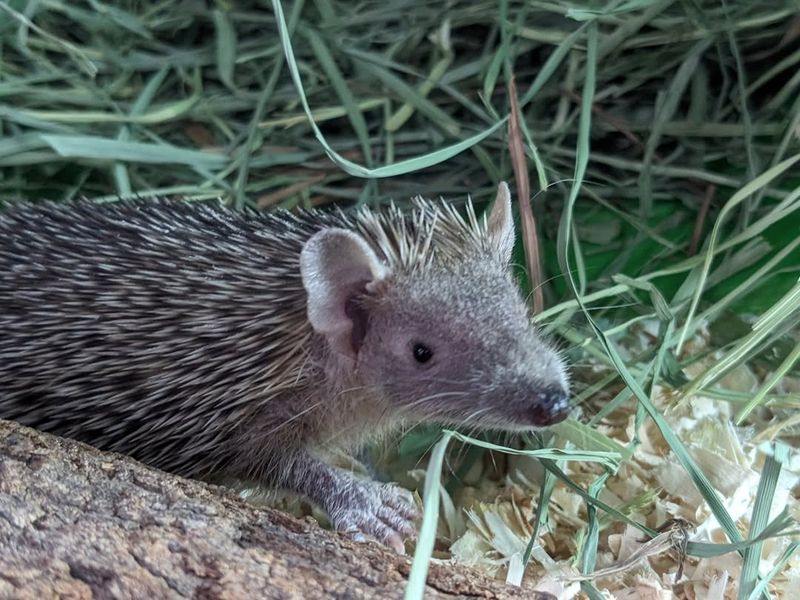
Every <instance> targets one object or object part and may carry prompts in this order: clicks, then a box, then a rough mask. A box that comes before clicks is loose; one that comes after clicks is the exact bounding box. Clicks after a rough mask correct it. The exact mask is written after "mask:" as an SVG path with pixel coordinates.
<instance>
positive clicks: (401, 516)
mask: <svg viewBox="0 0 800 600" xmlns="http://www.w3.org/2000/svg"><path fill="white" fill-rule="evenodd" d="M327 504H328V506H327V507H326V508H327V513H328V517H329V518H330V520H331V523H332V524H333V526H334V528H335V529H336V530H337V531H340V532H342V533H345V534H346V535H349V536H351V537H352V538H353V539H355V540H358V541H363V540H367V539H370V538H372V539H375V540H377V541H379V542H381V543H383V544H386V545H387V546H389V547H390V548H392V549H393V550H395V551H396V552H398V553H400V554H403V553H404V552H405V546H404V544H403V542H404V540H406V539H408V538H410V537H413V536H414V535H416V527H415V525H414V521H415V520H416V519H417V517H418V513H417V510H416V508H415V507H414V504H413V501H412V499H411V494H410V493H409V492H408V491H407V490H404V489H402V488H399V487H397V486H395V485H390V484H378V483H372V482H362V481H357V482H355V483H354V484H352V485H348V486H346V487H344V488H343V489H341V490H339V491H338V492H336V493H335V494H334V495H333V496H332V497H331V498H330V499H329V501H328V503H327Z"/></svg>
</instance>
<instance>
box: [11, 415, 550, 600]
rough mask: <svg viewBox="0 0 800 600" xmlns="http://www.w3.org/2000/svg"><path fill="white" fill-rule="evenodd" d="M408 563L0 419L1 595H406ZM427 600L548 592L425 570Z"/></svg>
mask: <svg viewBox="0 0 800 600" xmlns="http://www.w3.org/2000/svg"><path fill="white" fill-rule="evenodd" d="M409 570H410V560H409V558H408V557H403V556H398V555H396V554H394V553H392V552H391V551H389V550H387V549H385V548H383V547H382V546H379V545H378V544H375V543H355V542H352V541H350V540H349V539H347V538H346V537H344V536H341V535H338V534H336V533H334V532H331V531H327V530H324V529H322V528H320V527H319V526H318V525H317V524H316V523H315V522H313V521H312V520H310V519H309V520H305V521H302V520H297V519H295V518H293V517H291V516H289V515H286V514H284V513H281V512H279V511H276V510H271V509H266V508H261V507H256V506H253V505H250V504H248V503H247V502H245V501H243V500H241V499H240V498H239V497H238V496H237V495H235V494H234V493H232V492H230V491H228V490H225V489H223V488H220V487H216V486H211V485H208V484H205V483H202V482H198V481H192V480H188V479H184V478H181V477H176V476H174V475H171V474H168V473H164V472H162V471H158V470H156V469H152V468H150V467H147V466H146V465H143V464H141V463H139V462H137V461H135V460H133V459H131V458H129V457H126V456H122V455H119V454H113V453H106V452H100V451H99V450H96V449H94V448H92V447H90V446H87V445H85V444H81V443H78V442H75V441H72V440H67V439H62V438H58V437H55V436H52V435H48V434H44V433H41V432H38V431H35V430H33V429H30V428H27V427H23V426H21V425H18V424H16V423H12V422H9V421H2V420H0V598H31V599H34V598H35V599H37V600H43V599H47V598H72V599H84V598H86V599H89V598H98V599H104V598H204V599H211V598H230V599H234V598H243V599H248V598H323V597H339V598H374V597H381V598H400V597H402V595H403V592H404V589H405V584H406V581H407V576H408V573H409ZM426 597H429V598H448V597H462V598H463V597H475V598H509V599H511V598H535V599H540V600H541V599H543V598H547V597H549V596H548V595H546V594H538V593H536V592H534V591H531V590H522V589H519V588H514V587H511V586H506V585H504V584H503V583H502V582H498V581H495V580H492V579H489V578H487V577H485V576H484V575H482V574H479V573H477V572H475V571H472V570H469V569H466V568H459V567H456V566H452V565H436V564H433V565H431V569H430V572H429V576H428V587H427V590H426Z"/></svg>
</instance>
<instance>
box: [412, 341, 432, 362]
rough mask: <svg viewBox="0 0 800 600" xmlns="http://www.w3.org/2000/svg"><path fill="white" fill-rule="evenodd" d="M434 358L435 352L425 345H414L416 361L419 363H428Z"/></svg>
mask: <svg viewBox="0 0 800 600" xmlns="http://www.w3.org/2000/svg"><path fill="white" fill-rule="evenodd" d="M431 358H433V350H431V349H430V348H428V347H427V346H426V345H425V344H414V360H416V361H417V362H418V363H426V362H428V361H429V360H430V359H431Z"/></svg>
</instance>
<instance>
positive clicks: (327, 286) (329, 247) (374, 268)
mask: <svg viewBox="0 0 800 600" xmlns="http://www.w3.org/2000/svg"><path fill="white" fill-rule="evenodd" d="M300 274H301V276H302V278H303V286H304V287H305V288H306V293H307V294H308V320H309V322H310V323H311V326H312V327H313V328H314V331H316V332H317V333H319V334H322V335H323V336H325V337H326V338H327V339H328V342H329V343H330V345H331V347H332V348H333V349H334V350H335V351H338V352H343V353H345V354H347V355H349V356H352V357H355V355H356V354H357V353H358V350H359V347H360V346H361V342H362V341H363V339H364V335H366V314H364V313H363V311H361V310H359V309H358V307H356V306H355V304H354V303H353V302H352V300H353V298H354V296H356V295H357V294H358V293H360V292H363V291H364V290H365V289H367V286H369V285H370V284H371V283H375V282H377V281H380V280H381V279H383V278H385V277H386V275H387V274H388V270H387V269H386V267H385V266H383V264H381V262H380V260H378V257H377V256H376V255H375V253H374V252H373V251H372V248H370V247H369V244H367V242H366V241H364V239H363V238H362V237H361V236H359V235H357V234H355V233H353V232H352V231H347V230H346V229H338V228H330V229H323V230H322V231H319V232H317V233H315V234H314V235H313V236H312V237H311V238H310V239H309V240H308V241H307V242H306V244H305V246H303V250H302V252H301V253H300Z"/></svg>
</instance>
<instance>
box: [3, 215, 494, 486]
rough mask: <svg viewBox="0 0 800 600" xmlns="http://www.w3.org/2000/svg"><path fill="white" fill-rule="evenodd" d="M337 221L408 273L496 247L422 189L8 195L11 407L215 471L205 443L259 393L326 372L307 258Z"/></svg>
mask: <svg viewBox="0 0 800 600" xmlns="http://www.w3.org/2000/svg"><path fill="white" fill-rule="evenodd" d="M325 227H343V228H347V229H352V230H355V231H358V232H360V233H361V234H362V235H363V236H364V237H365V239H366V240H367V241H368V242H369V243H370V244H371V245H372V246H373V247H374V249H375V250H376V252H377V253H378V254H379V256H381V257H382V258H383V259H384V260H386V262H387V263H388V264H389V266H390V267H391V268H392V270H393V272H395V273H406V274H408V273H416V274H418V275H420V276H424V271H425V268H426V267H427V266H430V265H432V264H434V263H437V264H447V263H450V262H453V261H457V260H458V259H459V258H460V257H462V256H463V257H468V256H474V254H475V251H476V250H481V251H484V250H487V246H486V243H485V241H484V240H485V235H484V234H485V224H484V223H479V221H478V219H476V218H475V215H474V212H473V211H472V208H471V206H469V207H468V210H467V218H466V219H464V218H462V217H461V216H460V215H459V213H458V212H457V211H456V210H455V209H453V208H452V207H450V206H448V205H445V204H443V203H442V204H438V203H431V202H427V201H424V200H421V199H418V200H417V201H416V203H415V208H414V210H412V211H410V212H408V213H403V212H401V211H400V210H399V209H397V208H396V207H394V206H393V207H391V208H389V209H387V210H385V211H372V210H369V209H361V210H358V211H355V212H352V213H344V212H341V211H330V212H328V211H300V212H297V213H289V212H286V211H276V212H271V213H258V212H255V211H245V212H237V211H233V210H228V209H225V208H223V207H222V206H221V205H219V204H218V203H209V202H205V203H187V202H181V201H175V200H167V199H157V200H136V201H124V202H116V203H110V204H96V203H91V202H88V201H78V202H69V203H54V202H43V203H36V204H29V203H19V204H12V205H8V206H7V207H5V208H4V209H2V210H0V306H2V307H3V308H2V312H0V417H9V418H14V419H17V420H19V421H21V422H23V423H27V424H30V425H33V426H36V427H38V428H41V429H45V430H52V431H56V432H58V433H60V434H62V435H67V436H70V437H75V438H77V439H82V440H85V441H89V442H90V443H93V444H95V445H98V446H101V447H104V448H106V449H110V450H118V451H122V452H126V453H129V454H133V455H134V456H136V457H137V458H139V459H141V460H144V461H146V462H149V463H151V464H153V465H156V466H160V467H162V468H166V469H169V470H173V471H176V472H182V473H185V474H190V475H191V474H196V473H200V472H203V471H204V470H207V469H209V468H210V467H211V466H212V465H211V464H210V463H208V462H204V460H203V458H202V455H203V453H204V451H206V450H207V449H208V448H209V447H210V445H212V444H213V443H214V442H215V440H219V439H221V438H223V437H224V436H226V435H228V434H229V433H230V432H231V431H232V430H233V429H235V428H236V427H237V426H238V425H239V424H240V423H241V422H242V420H245V419H247V418H248V416H249V415H250V414H251V412H252V410H253V406H254V405H255V404H257V403H259V402H268V401H269V400H270V399H271V398H272V397H273V396H274V395H275V394H276V393H278V392H279V391H280V390H283V389H286V388H287V387H294V388H297V389H301V388H302V386H303V385H304V383H305V384H307V385H314V384H315V382H304V381H302V377H303V376H304V375H303V374H304V373H306V372H307V371H305V370H304V369H303V365H304V363H305V361H306V360H307V358H308V354H309V351H310V343H311V340H312V337H313V333H312V329H311V327H310V325H309V323H308V322H307V319H306V304H305V301H306V296H305V290H304V288H303V284H302V280H301V277H300V269H299V255H300V252H301V250H302V247H303V244H304V243H305V242H306V241H307V240H308V239H309V238H310V237H311V236H312V235H313V234H314V233H315V232H317V231H318V230H320V229H322V228H325ZM316 383H318V382H316ZM154 439H157V440H159V442H158V443H157V444H153V443H152V440H154ZM209 460H211V459H209ZM213 460H214V462H215V463H216V462H218V461H219V460H221V458H220V457H219V456H216V457H214V459H213Z"/></svg>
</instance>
